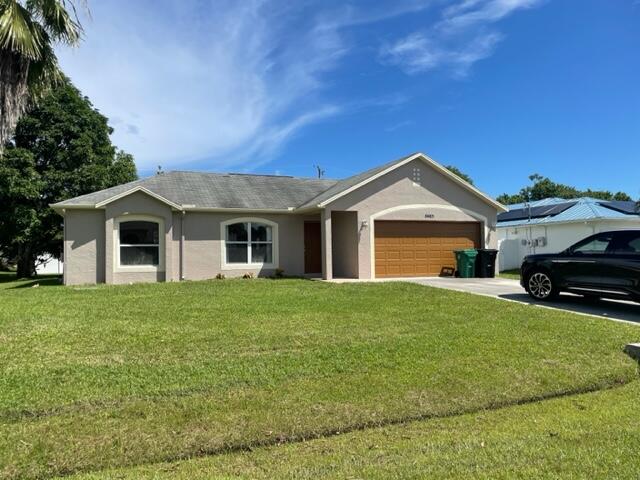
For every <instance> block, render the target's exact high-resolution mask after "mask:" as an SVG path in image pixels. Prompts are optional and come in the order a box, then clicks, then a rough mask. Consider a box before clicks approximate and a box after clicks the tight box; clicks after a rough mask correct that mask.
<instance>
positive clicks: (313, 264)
mask: <svg viewBox="0 0 640 480" xmlns="http://www.w3.org/2000/svg"><path fill="white" fill-rule="evenodd" d="M321 238H322V237H321V233H320V222H305V223H304V273H321V272H322V250H321V249H322V243H321Z"/></svg>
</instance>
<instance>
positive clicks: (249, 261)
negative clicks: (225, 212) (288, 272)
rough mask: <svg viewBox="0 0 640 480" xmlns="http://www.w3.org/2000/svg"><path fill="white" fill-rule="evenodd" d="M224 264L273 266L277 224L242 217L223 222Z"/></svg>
mask: <svg viewBox="0 0 640 480" xmlns="http://www.w3.org/2000/svg"><path fill="white" fill-rule="evenodd" d="M223 229H224V230H223V231H224V246H225V249H224V250H225V251H224V259H223V261H224V264H226V265H227V266H231V267H233V266H272V265H274V264H275V257H276V251H275V250H276V249H275V246H274V243H275V241H276V240H275V239H276V236H277V235H276V225H275V224H272V223H271V222H269V223H267V222H266V221H260V220H259V219H256V220H248V219H241V221H228V222H225V223H223Z"/></svg>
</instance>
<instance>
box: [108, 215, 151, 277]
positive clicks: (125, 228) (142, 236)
mask: <svg viewBox="0 0 640 480" xmlns="http://www.w3.org/2000/svg"><path fill="white" fill-rule="evenodd" d="M118 240H119V252H118V253H119V265H120V266H123V267H128V266H152V267H157V266H158V265H159V264H160V225H159V223H158V222H152V221H147V220H121V221H120V222H119V232H118Z"/></svg>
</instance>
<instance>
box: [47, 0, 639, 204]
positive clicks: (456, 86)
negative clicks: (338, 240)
mask: <svg viewBox="0 0 640 480" xmlns="http://www.w3.org/2000/svg"><path fill="white" fill-rule="evenodd" d="M90 8H91V18H90V19H84V25H85V30H86V35H85V41H84V42H83V44H82V45H81V46H80V47H79V48H77V49H74V50H69V49H62V48H61V49H59V56H60V61H61V65H62V67H63V69H64V70H65V72H67V74H68V75H69V76H70V77H71V78H72V80H73V81H74V82H75V84H76V85H77V86H78V87H79V88H80V89H81V90H82V91H83V93H84V94H86V95H87V96H89V98H90V99H91V100H92V101H93V103H94V105H95V106H96V107H97V108H99V109H100V111H102V112H103V113H104V114H105V115H106V116H108V117H109V119H110V124H111V125H112V126H113V127H114V129H115V132H114V135H113V140H114V143H115V144H116V145H117V146H119V147H120V148H122V149H124V150H125V151H127V152H129V153H132V154H133V155H134V156H135V158H136V163H137V165H138V170H139V173H140V174H141V175H142V176H144V175H150V174H152V173H153V172H154V171H155V169H156V166H157V165H162V167H163V169H164V170H172V169H183V170H187V169H188V170H207V171H237V172H255V173H268V174H274V173H275V174H283V175H300V176H313V175H314V167H313V166H314V165H321V166H322V168H323V169H324V170H325V171H326V176H327V177H330V178H342V177H346V176H348V175H351V174H354V173H357V172H359V171H362V170H364V169H367V168H370V167H372V166H376V165H378V164H381V163H384V162H387V161H389V160H391V159H394V158H397V157H400V156H403V155H405V154H407V153H411V152H414V151H422V152H425V153H427V154H428V155H430V156H431V157H433V158H434V159H435V160H437V161H439V162H441V163H443V164H453V165H456V166H458V167H459V168H460V169H461V170H463V171H465V172H467V173H468V174H469V175H471V176H472V177H473V178H474V180H475V182H476V184H477V185H478V186H479V187H480V188H481V189H483V190H485V191H486V192H487V193H489V194H492V195H498V194H500V193H502V192H505V191H508V192H512V191H517V190H518V189H519V188H520V187H522V186H523V185H524V184H526V183H527V182H528V179H527V177H528V175H530V174H531V173H540V174H542V175H546V176H549V177H551V178H553V179H554V180H556V181H559V182H563V183H568V184H572V185H576V186H578V187H580V188H587V187H591V188H598V189H608V190H612V191H617V190H624V191H627V192H628V193H629V194H631V195H632V196H634V197H640V83H639V79H640V54H639V53H638V52H640V28H638V25H640V1H639V0H572V1H571V0H407V1H400V0H396V1H386V0H378V1H371V0H369V1H365V0H362V1H352V2H344V1H337V0H336V1H333V0H318V1H316V2H313V1H305V0H297V1H295V2H291V1H287V0H272V1H268V0H263V1H260V0H255V1H254V0H243V1H241V2H238V1H208V0H193V1H188V0H173V1H171V0H137V1H135V2H133V1H130V0H129V1H127V0H101V1H99V2H98V1H94V2H90Z"/></svg>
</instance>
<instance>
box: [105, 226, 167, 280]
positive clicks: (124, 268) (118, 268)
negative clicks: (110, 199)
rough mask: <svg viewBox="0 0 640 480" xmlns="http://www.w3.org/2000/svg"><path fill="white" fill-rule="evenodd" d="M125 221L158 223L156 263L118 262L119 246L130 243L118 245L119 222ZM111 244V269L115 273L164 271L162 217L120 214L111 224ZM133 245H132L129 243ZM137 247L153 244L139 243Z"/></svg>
mask: <svg viewBox="0 0 640 480" xmlns="http://www.w3.org/2000/svg"><path fill="white" fill-rule="evenodd" d="M126 222H152V223H157V224H158V265H121V264H120V247H121V246H122V247H126V246H129V245H130V244H123V245H120V224H121V223H126ZM113 246H114V255H113V258H114V262H113V271H114V272H115V273H124V272H129V273H131V272H164V271H165V231H164V219H163V218H161V217H154V216H151V215H122V216H120V217H117V218H116V219H115V220H114V224H113ZM131 246H133V245H131ZM135 246H137V247H144V246H152V247H155V246H156V245H155V244H153V245H152V244H139V245H135Z"/></svg>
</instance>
